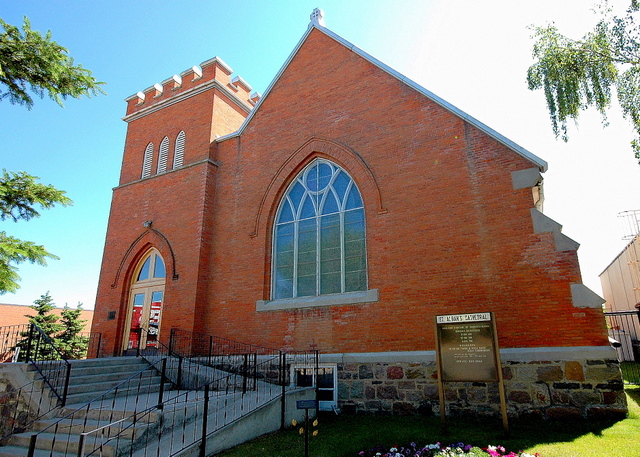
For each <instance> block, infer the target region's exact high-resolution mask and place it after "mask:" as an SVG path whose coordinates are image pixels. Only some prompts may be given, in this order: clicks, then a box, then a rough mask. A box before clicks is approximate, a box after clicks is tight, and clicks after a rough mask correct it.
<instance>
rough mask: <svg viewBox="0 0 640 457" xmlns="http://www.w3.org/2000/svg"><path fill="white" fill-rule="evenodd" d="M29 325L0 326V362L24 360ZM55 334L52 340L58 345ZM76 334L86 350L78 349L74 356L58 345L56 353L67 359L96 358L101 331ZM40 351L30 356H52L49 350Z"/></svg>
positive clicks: (41, 357)
mask: <svg viewBox="0 0 640 457" xmlns="http://www.w3.org/2000/svg"><path fill="white" fill-rule="evenodd" d="M34 325H36V324H34ZM30 326H31V324H18V325H10V326H6V327H0V363H6V362H18V361H26V355H25V351H26V348H27V346H28V341H27V340H28V338H29V329H30ZM56 336H57V335H53V338H52V341H53V344H54V345H55V346H56V347H58V343H57V342H56ZM78 336H80V338H82V339H83V340H84V342H85V343H86V345H87V346H88V348H87V351H78V352H77V353H75V354H78V356H76V357H74V353H70V352H68V351H66V352H65V351H64V350H60V348H59V347H58V353H60V354H62V356H63V358H65V359H67V360H71V359H75V358H87V359H97V358H98V357H100V356H101V343H102V334H101V333H99V332H82V333H80V334H79V335H78ZM32 347H33V345H32ZM41 352H42V354H40V353H38V352H35V353H33V354H31V357H32V358H34V359H38V360H40V359H51V358H52V357H54V356H53V353H52V351H50V350H43V351H41Z"/></svg>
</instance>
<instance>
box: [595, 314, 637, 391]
mask: <svg viewBox="0 0 640 457" xmlns="http://www.w3.org/2000/svg"><path fill="white" fill-rule="evenodd" d="M604 314H605V318H606V321H607V330H608V333H609V340H610V341H611V342H612V344H613V346H614V347H615V349H616V352H617V353H618V360H619V361H620V369H621V370H622V378H623V379H624V382H625V383H627V384H640V311H615V312H607V313H604Z"/></svg>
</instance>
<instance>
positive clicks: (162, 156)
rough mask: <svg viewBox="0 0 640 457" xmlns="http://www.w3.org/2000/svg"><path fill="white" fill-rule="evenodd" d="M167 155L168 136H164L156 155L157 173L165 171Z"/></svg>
mask: <svg viewBox="0 0 640 457" xmlns="http://www.w3.org/2000/svg"><path fill="white" fill-rule="evenodd" d="M168 156H169V138H168V137H166V136H165V137H164V138H163V139H162V143H160V153H159V155H158V171H157V172H156V173H157V174H160V173H164V172H165V171H167V158H168Z"/></svg>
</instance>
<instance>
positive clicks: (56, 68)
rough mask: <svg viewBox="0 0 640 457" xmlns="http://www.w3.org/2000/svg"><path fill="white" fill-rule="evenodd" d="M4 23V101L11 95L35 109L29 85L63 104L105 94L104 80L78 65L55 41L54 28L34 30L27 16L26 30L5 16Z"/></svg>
mask: <svg viewBox="0 0 640 457" xmlns="http://www.w3.org/2000/svg"><path fill="white" fill-rule="evenodd" d="M0 26H2V28H3V29H4V31H3V32H2V33H0V84H3V85H4V86H6V88H5V89H4V90H3V89H1V88H0V100H2V99H3V98H8V99H9V101H10V102H11V103H14V104H19V105H25V106H26V107H27V108H29V109H31V107H32V106H33V99H32V98H31V95H30V94H29V91H28V90H27V88H28V89H30V90H31V92H33V93H35V94H36V95H37V96H39V97H40V98H43V97H44V95H45V94H47V95H48V96H49V98H51V99H52V100H54V101H55V102H56V103H58V104H59V105H62V100H63V99H66V98H67V97H73V98H80V97H81V96H83V95H86V96H91V95H97V94H98V93H104V91H103V90H102V88H101V87H100V86H101V85H102V84H103V83H102V82H98V81H96V79H95V78H94V77H93V76H92V75H91V71H89V70H87V69H86V68H83V67H82V65H76V64H74V62H73V59H72V58H71V57H70V56H69V54H68V51H67V49H66V48H64V47H63V46H60V45H59V44H58V43H56V42H55V41H53V40H51V31H48V32H47V33H46V34H45V35H44V36H43V35H42V34H41V33H40V32H38V31H37V30H32V29H31V24H30V23H29V19H28V18H26V17H25V18H24V23H23V25H22V30H20V29H19V28H18V27H16V26H14V25H11V24H7V23H6V22H4V21H3V20H2V19H0Z"/></svg>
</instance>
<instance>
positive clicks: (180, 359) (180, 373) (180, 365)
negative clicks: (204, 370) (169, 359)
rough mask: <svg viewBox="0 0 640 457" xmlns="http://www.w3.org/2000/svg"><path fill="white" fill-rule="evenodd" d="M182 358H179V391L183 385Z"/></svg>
mask: <svg viewBox="0 0 640 457" xmlns="http://www.w3.org/2000/svg"><path fill="white" fill-rule="evenodd" d="M182 359H183V357H182V356H178V379H177V380H176V383H177V384H178V385H177V386H176V388H177V389H180V386H181V385H182Z"/></svg>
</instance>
